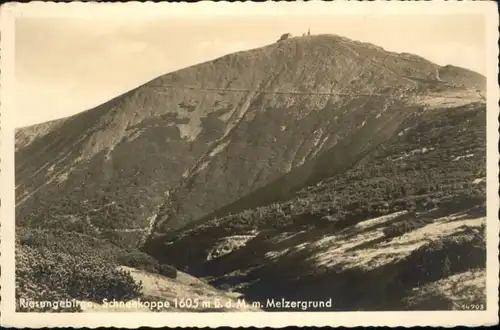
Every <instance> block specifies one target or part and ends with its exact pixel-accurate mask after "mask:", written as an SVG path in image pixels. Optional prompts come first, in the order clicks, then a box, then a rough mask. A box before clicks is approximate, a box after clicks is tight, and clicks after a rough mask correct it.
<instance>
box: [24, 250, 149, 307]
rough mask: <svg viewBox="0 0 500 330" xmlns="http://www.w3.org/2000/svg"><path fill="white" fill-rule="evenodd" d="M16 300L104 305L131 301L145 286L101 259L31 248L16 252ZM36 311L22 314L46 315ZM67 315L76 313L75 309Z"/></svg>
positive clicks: (114, 265)
mask: <svg viewBox="0 0 500 330" xmlns="http://www.w3.org/2000/svg"><path fill="white" fill-rule="evenodd" d="M16 250H17V251H16V252H17V253H16V298H17V299H18V301H19V299H26V300H36V301H56V300H65V299H77V300H86V301H93V302H97V303H100V302H102V300H103V299H105V298H107V299H109V300H112V299H116V300H130V299H133V298H136V297H138V296H140V295H141V291H142V285H141V283H135V282H134V279H133V278H132V276H131V275H130V273H128V272H126V271H123V270H119V269H117V265H116V264H113V263H109V262H107V261H106V260H103V259H101V258H98V257H93V256H88V255H87V256H75V255H69V254H66V253H60V252H59V253H57V252H52V251H50V250H48V249H42V250H35V249H33V248H31V247H29V246H19V245H18V246H17V248H16ZM48 309H50V308H42V309H40V308H35V309H34V310H30V309H28V310H26V308H22V307H20V311H46V310H48ZM63 311H73V309H72V308H70V309H69V310H63Z"/></svg>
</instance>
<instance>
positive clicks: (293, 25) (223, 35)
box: [14, 14, 486, 127]
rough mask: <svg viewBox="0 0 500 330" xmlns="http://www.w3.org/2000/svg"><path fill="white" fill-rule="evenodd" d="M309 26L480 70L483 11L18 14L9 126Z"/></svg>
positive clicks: (84, 105)
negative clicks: (12, 113)
mask: <svg viewBox="0 0 500 330" xmlns="http://www.w3.org/2000/svg"><path fill="white" fill-rule="evenodd" d="M308 28H310V29H311V34H313V35H314V34H325V33H328V34H338V35H342V36H345V37H348V38H351V39H355V40H359V41H365V42H371V43H374V44H377V45H379V46H382V47H383V48H385V49H386V50H389V51H396V52H407V53H413V54H417V55H420V56H422V57H424V58H427V59H428V60H431V61H433V62H435V63H437V64H440V65H446V64H453V65H457V66H461V67H465V68H468V69H471V70H474V71H477V72H479V73H482V74H486V67H485V65H486V64H485V63H486V60H485V57H486V45H485V33H484V29H485V22H484V16H481V15H475V14H468V15H466V14H453V15H411V14H409V15H370V16H365V15H343V16H333V15H311V14H307V15H295V16H293V17H291V16H286V15H282V16H263V15H255V14H253V15H247V16H238V17H236V16H231V15H222V16H218V17H215V16H214V17H192V18H189V16H185V17H182V18H181V17H177V18H174V17H168V18H144V19H139V18H135V19H117V18H110V19H102V18H61V17H57V18H44V17H38V18H37V17H35V18H33V17H30V18H18V19H17V20H16V23H15V77H16V87H15V88H16V113H17V114H18V115H17V116H16V118H15V123H14V124H15V125H16V126H17V127H21V126H27V125H31V124H35V123H40V122H44V121H48V120H52V119H57V118H61V117H65V116H69V115H73V114H75V113H78V112H80V111H84V110H87V109H89V108H92V107H94V106H97V105H99V104H101V103H103V102H105V101H107V100H109V99H111V98H113V97H116V96H118V95H120V94H123V93H124V92H126V91H128V90H130V89H133V88H135V87H137V86H139V85H142V84H144V83H146V82H147V81H149V80H151V79H153V78H155V77H157V76H160V75H162V74H165V73H168V72H172V71H175V70H178V69H181V68H184V67H188V66H191V65H194V64H197V63H200V62H205V61H208V60H212V59H215V58H217V57H220V56H223V55H225V54H228V53H232V52H235V51H240V50H245V49H252V48H257V47H261V46H264V45H267V44H270V43H273V42H275V41H276V40H277V39H278V38H279V36H280V35H281V34H283V33H286V32H290V33H291V34H292V35H301V34H302V33H304V32H306V31H307V30H308Z"/></svg>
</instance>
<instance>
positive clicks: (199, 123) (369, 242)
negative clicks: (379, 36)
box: [15, 35, 486, 309]
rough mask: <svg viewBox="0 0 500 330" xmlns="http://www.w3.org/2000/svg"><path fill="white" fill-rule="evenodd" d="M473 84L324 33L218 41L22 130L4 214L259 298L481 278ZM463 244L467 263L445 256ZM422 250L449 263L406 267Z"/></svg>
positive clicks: (480, 159) (353, 305)
mask: <svg viewBox="0 0 500 330" xmlns="http://www.w3.org/2000/svg"><path fill="white" fill-rule="evenodd" d="M485 86H486V79H485V77H483V76H482V75H480V74H477V73H475V72H472V71H469V70H466V69H462V68H458V67H454V66H439V65H437V64H435V63H432V62H430V61H428V60H426V59H424V58H421V57H419V56H416V55H411V54H406V53H394V52H388V51H386V50H384V49H383V48H381V47H378V46H375V45H372V44H368V43H362V42H358V41H353V40H350V39H347V38H344V37H340V36H336V35H318V36H304V37H297V38H290V39H287V40H284V41H280V42H277V43H273V44H271V45H268V46H265V47H262V48H257V49H253V50H249V51H243V52H238V53H234V54H229V55H226V56H223V57H221V58H218V59H216V60H213V61H210V62H206V63H201V64H198V65H195V66H192V67H189V68H185V69H182V70H179V71H176V72H173V73H169V74H166V75H163V76H160V77H158V78H156V79H153V80H152V81H150V82H148V83H146V84H144V85H142V86H140V87H138V88H136V89H134V90H131V91H129V92H127V93H125V94H123V95H121V96H118V97H116V98H114V99H113V100H110V101H109V102H107V103H105V104H102V105H101V106H98V107H96V108H94V109H90V110H88V111H85V112H82V113H79V114H77V115H75V116H72V117H68V118H64V119H61V120H57V121H53V122H50V123H45V124H40V125H35V126H31V127H27V128H22V129H19V130H18V131H17V132H16V158H15V162H16V163H15V166H16V203H17V204H16V225H17V226H18V228H22V230H28V231H33V230H38V231H39V230H41V231H43V232H49V233H50V232H52V231H55V230H63V231H64V232H68V233H74V232H77V233H79V235H85V237H92V238H95V239H98V240H101V241H102V242H106V243H103V244H106V245H107V244H112V245H113V246H117V248H118V247H119V249H121V250H119V251H118V250H116V251H118V252H116V251H115V250H113V251H115V252H113V253H112V254H113V255H115V254H116V255H118V257H116V258H115V257H114V258H113V260H115V261H116V260H118V263H119V264H120V260H122V259H121V256H122V255H123V253H125V252H123V251H129V252H127V253H135V254H137V253H138V252H130V251H135V250H134V249H137V248H139V249H141V250H142V251H143V252H146V253H148V254H149V255H150V256H153V257H154V258H155V260H156V261H155V262H160V263H165V264H173V265H175V266H176V267H179V268H181V269H184V270H186V271H189V273H191V274H194V275H197V276H199V277H203V278H205V279H206V280H207V281H210V282H211V283H212V284H213V285H215V286H217V287H219V288H228V289H231V290H237V291H239V292H242V293H243V294H244V295H245V298H248V299H250V300H253V301H257V302H262V301H265V300H266V299H265V298H266V297H265V294H264V293H266V294H272V295H273V296H276V297H280V296H281V297H286V298H290V299H297V298H301V299H302V298H304V297H314V296H315V295H318V297H319V296H321V297H323V295H330V296H332V294H333V293H332V291H331V290H330V289H328V290H326V289H325V286H327V284H328V283H329V281H330V280H331V278H333V279H335V281H337V282H338V283H339V284H338V286H335V288H336V289H335V290H338V292H337V293H336V299H340V298H341V297H344V296H349V295H350V297H352V299H350V300H345V302H344V303H339V302H337V303H335V304H334V307H333V308H334V309H377V308H386V309H387V308H396V307H397V306H400V307H401V306H402V305H401V304H403V305H405V304H406V303H403V302H402V301H403V300H404V299H410V298H411V297H413V296H412V294H411V293H410V291H411V290H412V289H414V288H417V287H421V290H420V289H419V290H420V291H422V290H423V291H425V290H428V291H429V292H430V291H432V290H434V291H433V293H432V294H435V291H436V290H437V289H436V288H437V287H442V286H446V285H449V282H446V281H447V279H451V280H453V281H459V282H460V281H461V280H463V278H472V280H476V279H479V280H478V281H479V282H480V283H482V282H481V280H480V279H481V278H482V277H481V276H483V275H484V274H483V273H481V269H484V267H483V268H481V267H482V266H481V265H483V266H484V265H485V262H484V260H483V257H482V256H483V254H484V251H485V245H484V233H483V231H484V226H482V225H483V224H484V214H485V207H484V204H485V200H486V197H485V196H486V195H485V183H484V177H485V176H486V174H485V157H486V156H485V146H486V143H485V141H486V139H485V136H486V135H485V112H486V110H485V103H484V98H485V91H486V87H485ZM438 224H442V226H438ZM429 226H431V227H429ZM432 226H438V229H435V228H434V227H432ZM433 228H434V229H433ZM428 230H431V232H427V234H426V231H428ZM44 235H45V234H44ZM412 235H413V236H412ZM86 239H87V238H86ZM56 240H57V239H56ZM429 240H430V241H429ZM43 242H46V240H45V239H44V240H43ZM280 242H281V243H280ZM334 242H337V243H335V244H334ZM354 243H359V244H358V245H360V246H358V247H356V246H355V245H356V244H354ZM26 244H27V243H26ZM44 244H46V243H43V244H42V246H45V245H44ZM429 244H430V245H429ZM439 244H440V245H439ZM36 246H39V245H36ZM82 246H83V245H82ZM398 246H399V247H403V248H398ZM278 247H282V249H281V250H279V248H278ZM467 248H469V250H470V251H469V252H467V253H468V254H470V255H471V256H472V257H471V258H474V260H475V263H474V264H468V263H467V262H466V260H468V259H467V258H465V259H462V260H461V261H456V260H455V259H453V258H452V259H450V258H448V259H447V258H445V257H439V256H442V255H443V254H444V255H446V253H448V252H447V251H449V250H450V249H452V250H453V249H455V250H456V251H461V252H460V253H462V252H463V251H467ZM65 249H66V247H65ZM464 249H465V250H464ZM413 250H414V251H413ZM455 250H453V251H455ZM26 251H30V250H29V249H28V250H26ZM51 251H52V250H51ZM71 251H73V252H68V253H69V254H72V253H74V250H71ZM377 251H385V252H384V253H382V252H380V253H379V252H377ZM411 251H413V252H411ZM450 251H451V250H450ZM51 253H52V252H51ZM85 253H88V252H85ZM135 254H134V255H135ZM325 254H326V255H328V256H330V257H329V258H330V259H329V260H330V261H328V262H327V263H325V262H319V263H312V262H311V260H313V259H314V260H316V259H318V258H320V259H321V258H324V256H325ZM352 254H354V255H356V256H358V255H359V258H347V259H346V260H343V261H341V260H335V261H332V260H331V258H334V259H343V258H346V255H352ZM431 254H432V255H434V254H435V255H437V257H436V258H437V259H436V260H437V261H436V263H438V264H439V265H438V266H437V267H441V266H442V265H441V263H443V262H444V263H445V264H446V265H448V264H451V266H450V265H448V266H447V267H448V268H449V267H451V268H450V269H451V270H447V271H442V272H441V271H440V272H436V271H435V269H434V268H432V267H435V265H434V264H432V265H430V266H429V267H430V268H429V267H427V266H425V267H423V268H419V269H421V270H422V271H425V272H430V271H434V272H435V274H437V275H436V276H437V277H436V276H434V277H433V276H428V275H426V274H427V273H425V274H420V275H421V277H418V276H420V275H418V276H417V278H412V277H411V276H412V275H411V274H412V272H413V273H416V271H415V270H414V269H413V268H412V267H413V266H414V265H413V263H414V262H415V260H416V261H418V262H422V260H425V259H428V258H431V257H430V255H431ZM139 255H141V256H142V254H139ZM322 256H323V257H322ZM103 258H104V257H103ZM106 258H107V257H106ZM412 258H413V259H412ZM140 259H141V260H143V259H144V258H143V257H141V258H140ZM106 260H107V259H106ZM127 260H128V259H127ZM134 260H135V259H134ZM376 260H378V261H376ZM446 260H447V261H446ZM464 260H465V261H464ZM464 262H465V263H464ZM149 263H150V262H149V261H147V262H146V264H149ZM366 263H367V264H370V266H366V267H364V266H363V265H365V264H366ZM141 264H142V262H141ZM121 265H122V266H130V264H124V263H123V262H122V263H121ZM155 267H156V266H155ZM158 267H159V266H158ZM363 267H364V268H363ZM110 272H112V274H115V273H113V272H114V271H111V270H110ZM283 274H289V275H286V276H285V275H283ZM387 274H390V276H389V275H387ZM482 274H483V275H482ZM110 276H111V275H110ZM112 276H115V275H112ZM120 276H121V275H120ZM385 276H387V278H385ZM453 276H455V277H453ZM363 279H373V280H376V281H382V279H384V281H383V282H381V284H380V286H379V289H378V291H377V290H376V289H375V288H370V287H367V286H366V284H363V285H361V284H362V283H363V281H364V280H363ZM439 280H442V281H444V282H440V283H437V284H436V283H435V282H436V281H439ZM451 280H450V281H451ZM391 281H393V282H391ZM382 283H383V284H382ZM479 286H480V285H479ZM433 288H434V289H433ZM291 289H294V290H291ZM295 289H296V290H295ZM351 289H352V290H351ZM332 290H333V289H332ZM350 290H351V291H350ZM384 290H385V291H384ZM478 290H479V289H478ZM420 291H419V292H420ZM423 291H422V292H423ZM291 292H293V294H292V293H291ZM307 292H309V293H307ZM362 292H365V293H366V299H365V298H364V299H358V298H357V297H359V295H360V294H362ZM383 292H386V293H387V292H394V297H393V298H390V297H388V296H387V294H382V293H383ZM478 292H480V290H479V291H478ZM479 296H480V294H479ZM325 297H326V296H325ZM374 297H375V298H376V299H375V298H374ZM409 297H410V298H409ZM424 298H425V297H424ZM424 298H422V299H423V300H424V301H427V300H425V299H424ZM441 298H442V297H441ZM441 298H439V299H441ZM391 299H392V300H391ZM412 299H413V300H412V301H415V300H418V299H421V297H413V298H412ZM422 299H421V300H422ZM439 299H438V300H439ZM447 299H448V298H446V299H445V298H442V299H441V300H439V301H438V303H437V304H438V305H439V304H441V305H439V306H440V308H441V307H442V306H443V304H444V305H446V306H448V305H449V300H447ZM389 300H391V301H389ZM405 301H406V300H405ZM421 304H424V303H421ZM405 306H406V305H405ZM408 306H409V305H408ZM419 306H421V305H419Z"/></svg>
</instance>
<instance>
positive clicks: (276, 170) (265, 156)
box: [16, 35, 477, 244]
mask: <svg viewBox="0 0 500 330" xmlns="http://www.w3.org/2000/svg"><path fill="white" fill-rule="evenodd" d="M440 68H445V67H440V66H438V65H436V64H433V63H431V62H430V61H427V60H425V59H423V58H421V57H418V56H408V55H401V54H396V53H391V52H386V51H384V50H383V49H382V48H380V47H378V46H374V45H370V44H366V43H362V42H355V41H352V40H349V39H347V38H344V37H339V36H331V35H320V36H311V37H296V38H291V39H289V40H285V41H282V42H279V43H275V44H271V45H268V46H264V47H260V48H256V49H253V50H249V51H242V52H237V53H234V54H229V55H225V56H222V57H220V58H217V59H215V60H213V61H208V62H204V63H200V64H197V65H194V66H191V67H188V68H184V69H181V70H179V71H176V72H173V73H170V74H166V75H162V76H159V77H157V78H155V79H152V80H150V81H149V82H148V83H146V84H144V85H141V86H139V87H137V88H135V89H133V90H131V91H129V92H127V93H125V94H123V95H121V96H118V97H116V98H114V99H112V100H110V101H108V102H106V103H104V104H103V105H101V106H98V107H96V108H93V109H91V110H89V111H85V112H83V113H80V114H77V115H75V116H71V117H69V118H65V119H63V120H62V121H54V122H51V123H50V124H47V125H46V126H47V128H44V126H43V124H42V126H32V127H31V129H32V130H35V131H36V130H37V128H39V132H38V133H36V132H35V134H34V135H35V136H38V135H40V139H33V141H31V140H30V139H29V136H30V134H29V131H28V133H26V132H27V131H26V130H24V133H26V134H25V135H26V136H28V138H24V139H25V141H28V144H26V142H22V141H23V140H22V139H20V140H19V141H20V143H21V145H22V144H23V143H24V145H25V147H24V148H20V150H19V152H18V154H17V155H16V175H17V176H18V177H20V178H21V179H20V182H19V183H18V184H16V185H17V186H18V189H17V194H16V199H17V203H18V205H19V211H18V214H19V217H18V219H19V221H21V223H34V224H35V223H39V220H36V219H37V218H38V219H39V218H40V216H41V217H42V218H43V217H46V216H47V215H44V214H47V211H48V209H47V208H46V207H40V206H38V207H37V208H35V209H33V207H34V206H33V205H34V204H35V199H39V198H41V197H38V196H40V195H39V193H38V192H40V193H41V194H42V195H43V196H46V197H47V196H51V195H54V196H57V195H60V194H61V193H62V194H63V195H68V194H69V197H66V198H67V200H66V201H62V202H61V201H58V202H54V201H53V202H52V204H56V205H52V206H51V207H50V208H51V209H52V210H54V209H59V210H60V211H57V212H56V213H55V214H56V216H57V217H59V216H62V217H64V216H65V214H67V213H68V211H69V213H72V212H73V211H72V210H73V209H76V210H79V211H77V212H76V213H80V215H79V216H77V218H80V221H77V222H78V223H79V225H83V224H84V223H92V221H94V219H95V221H94V222H97V224H93V225H92V226H94V227H95V228H98V227H102V228H104V231H106V230H107V229H112V230H125V229H127V230H129V229H130V230H132V229H133V230H136V231H137V232H136V234H137V233H138V232H139V231H140V230H142V231H143V233H147V232H148V231H149V230H148V229H147V228H151V222H152V221H153V218H155V213H157V211H158V208H159V209H161V208H162V204H164V205H165V206H164V207H163V208H167V207H169V205H170V204H169V203H170V202H169V201H167V202H165V201H164V199H165V198H170V199H172V198H173V199H174V200H178V201H179V202H176V204H177V205H173V206H172V207H171V208H172V209H175V208H179V212H180V213H179V214H178V215H176V216H175V217H174V218H176V219H178V220H173V221H174V222H175V221H180V222H179V225H182V224H183V223H189V222H191V221H194V220H196V219H198V218H200V217H203V216H207V215H208V214H210V212H213V211H216V210H217V209H218V208H220V207H223V206H224V205H226V204H229V203H231V202H232V201H234V198H239V197H244V196H245V195H247V194H248V193H250V192H251V191H254V190H255V189H258V188H259V187H262V186H265V185H266V184H268V183H269V182H271V181H272V180H273V179H277V178H278V177H280V176H282V175H284V174H286V173H288V172H289V171H290V170H292V169H293V168H297V167H300V166H302V165H303V164H304V162H308V161H309V162H311V161H313V160H314V159H315V158H316V157H317V156H319V155H321V154H322V153H323V152H325V151H326V150H328V149H331V148H332V147H334V146H335V145H336V144H337V143H339V141H342V140H344V139H349V136H350V134H351V133H352V132H355V131H357V130H358V129H363V126H364V125H365V124H366V118H368V117H370V114H369V113H370V112H371V113H372V114H373V115H372V116H373V118H374V119H373V120H375V119H377V120H378V121H379V122H384V121H386V120H389V118H390V116H393V115H395V113H396V112H398V111H397V109H393V108H391V107H392V105H391V102H394V101H396V100H397V102H399V103H401V102H402V104H401V107H403V108H404V107H408V108H411V107H413V106H416V107H421V106H422V105H421V104H419V102H415V103H416V105H412V104H411V102H408V100H410V99H411V97H421V98H424V99H425V98H427V95H428V94H429V93H433V92H434V93H442V92H443V91H448V90H450V91H452V92H453V91H455V90H457V89H458V91H462V90H463V88H462V87H456V86H454V84H455V83H453V82H452V83H453V86H448V85H447V84H446V82H443V81H441V79H438V78H439V77H438V76H439V70H440ZM457 70H458V69H455V68H448V69H446V72H451V73H453V72H456V71H457ZM458 71H459V72H461V71H460V70H458ZM456 75H458V76H460V75H459V74H455V75H452V74H450V73H447V76H450V77H452V78H453V77H455V76H456ZM472 76H474V75H472ZM473 78H474V79H476V78H477V77H476V76H474V77H473ZM474 79H462V80H464V81H465V83H466V84H469V85H467V86H466V87H467V89H475V88H476V87H477V86H476V85H477V84H476V81H475V80H474ZM456 80H457V79H455V81H456ZM462 80H460V81H462ZM471 80H472V83H471V82H470V81H471ZM186 86H187V87H190V88H191V89H189V88H186ZM221 87H222V88H221ZM217 88H219V89H220V91H217V90H214V89H217ZM203 89H205V90H203ZM265 92H268V93H265ZM293 93H303V94H293ZM321 93H323V94H321ZM377 95H391V97H390V100H385V99H384V98H385V97H384V96H377ZM449 99H452V98H449ZM405 100H406V101H405ZM453 102H455V101H453ZM405 103H410V104H405ZM423 106H424V107H426V106H427V105H423ZM377 108H378V109H380V111H376V109H377ZM367 111H368V112H367ZM375 117H376V118H375ZM401 120H402V119H401ZM306 123H308V124H306ZM325 124H326V126H325ZM266 125H267V126H266ZM373 125H375V126H374V127H373V130H375V131H376V130H377V129H376V125H377V124H372V126H373ZM262 126H266V128H265V129H263V128H262ZM305 126H307V128H304V127H305ZM368 126H370V125H368ZM292 130H294V132H292V133H298V132H297V130H298V131H303V133H301V134H302V137H301V138H296V137H294V136H293V135H297V134H292V133H290V131H292ZM252 131H255V132H259V133H258V135H259V136H252V135H251V134H250V133H251V132H252ZM269 132H274V133H277V132H280V133H282V134H274V133H272V134H269ZM332 132H334V133H332ZM252 134H253V133H252ZM273 134H274V135H276V136H274V137H271V135H273ZM310 134H312V135H314V137H312V138H311V137H309V136H308V135H310ZM22 135H23V130H19V131H18V133H17V136H18V138H20V137H22ZM280 135H282V137H281V136H280ZM299 135H300V134H299ZM63 136H64V138H63ZM278 139H279V140H278ZM274 140H276V142H274ZM161 141H165V143H163V142H161ZM280 141H282V142H280ZM274 143H276V144H278V145H279V144H280V143H285V145H286V144H289V146H287V147H286V148H284V149H285V150H280V148H276V147H273V146H272V144H274ZM129 148H132V149H129ZM241 148H247V150H254V151H253V152H256V154H255V156H251V155H249V156H248V157H246V158H245V157H244V156H242V155H240V153H239V150H240V149H241ZM248 148H250V149H248ZM52 150H55V151H56V153H55V154H54V153H53V152H52ZM129 150H135V151H140V152H139V153H138V154H137V155H136V156H132V157H131V156H130V151H129ZM33 154H36V155H40V157H41V160H38V161H36V162H35V163H36V165H35V164H33V162H31V161H30V160H29V159H30V158H31V157H33ZM49 154H50V159H47V158H44V156H43V155H49ZM177 157H179V158H177ZM255 157H257V158H255ZM228 161H231V162H234V164H231V165H230V166H231V168H232V174H226V173H228V172H227V171H226V172H225V173H223V172H221V171H220V170H218V169H217V168H216V167H218V166H220V167H222V168H224V167H227V166H228V164H229V163H228ZM256 162H257V163H259V164H264V167H263V168H261V169H260V170H257V171H256V170H255V168H254V164H255V163H256ZM313 162H314V161H313ZM146 164H147V165H146ZM284 164H285V165H284ZM89 169H91V170H89ZM241 169H243V171H244V173H247V174H246V175H247V176H250V177H252V179H251V180H252V181H253V183H251V184H250V183H248V182H246V179H245V178H244V177H242V176H241V173H239V172H240V171H239V170H241ZM207 171H208V172H207ZM117 172H118V173H117ZM120 172H123V174H120ZM313 172H314V171H313ZM25 177H30V178H31V179H33V181H31V180H30V181H29V182H25V181H24V180H23V178H25ZM224 177H227V178H231V179H230V180H229V181H227V180H226V179H223V180H224V181H225V182H226V183H225V184H223V185H220V184H219V183H218V180H221V179H222V178H224ZM207 180H208V181H207ZM112 182H120V185H123V186H124V187H126V188H125V189H124V190H126V191H127V190H128V191H129V192H127V193H124V195H123V196H122V195H121V194H122V193H123V192H122V191H119V190H120V189H119V188H118V187H114V186H113V185H112ZM75 187H77V188H76V191H75ZM134 187H136V188H134ZM176 187H177V188H176ZM179 187H180V188H179ZM196 187H208V188H209V189H212V191H213V193H214V195H215V196H218V198H219V199H220V200H219V201H216V202H214V201H207V200H206V197H204V196H206V191H203V192H201V191H200V190H199V189H198V192H197V189H196ZM210 187H212V188H210ZM222 187H224V188H222ZM172 191H176V194H177V195H176V196H172ZM137 193H139V194H140V196H139V197H138V195H137ZM113 196H114V197H113ZM166 196H168V197H166ZM117 197H118V200H117ZM79 200H81V201H83V203H82V202H78V201H79ZM184 200H190V201H193V202H188V203H187V204H186V202H184ZM85 201H87V202H85ZM113 201H114V202H115V204H111V203H112V202H113ZM85 203H89V205H90V206H88V207H86V206H82V205H81V204H85ZM77 204H78V205H77ZM106 205H108V206H109V205H111V206H109V207H108V209H109V213H110V214H111V216H109V218H108V220H106V219H104V220H103V219H97V218H96V215H94V213H93V211H92V210H97V209H100V208H101V207H107V206H106ZM125 210H126V211H125ZM186 212H188V213H186ZM156 217H157V216H156ZM162 217H163V220H165V219H169V217H167V218H165V216H164V215H162V214H160V218H162ZM85 219H89V220H85ZM124 219H126V220H124ZM60 221H63V220H62V218H61V220H60ZM89 221H90V222H89ZM168 221H171V220H168ZM120 222H123V223H120ZM159 222H162V220H160V221H159ZM56 223H59V222H57V221H56ZM161 226H162V224H161V223H158V224H155V225H153V226H152V229H151V231H153V232H154V231H155V230H157V228H159V227H161ZM167 227H168V225H167ZM129 233H131V232H129ZM107 234H109V235H113V233H111V232H109V231H108V232H107ZM127 235H129V234H127ZM130 236H133V235H132V234H130ZM135 240H137V241H138V242H140V241H143V240H144V237H143V236H141V238H136V239H135ZM134 244H136V243H134Z"/></svg>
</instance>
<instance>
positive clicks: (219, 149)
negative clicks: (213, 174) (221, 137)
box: [209, 141, 229, 157]
mask: <svg viewBox="0 0 500 330" xmlns="http://www.w3.org/2000/svg"><path fill="white" fill-rule="evenodd" d="M228 145H229V141H225V142H223V143H221V144H219V145H218V146H217V147H215V148H214V149H213V150H212V151H211V152H210V154H209V157H213V156H215V155H217V154H219V153H221V152H222V151H223V150H224V149H225V148H226V147H227V146H228Z"/></svg>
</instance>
